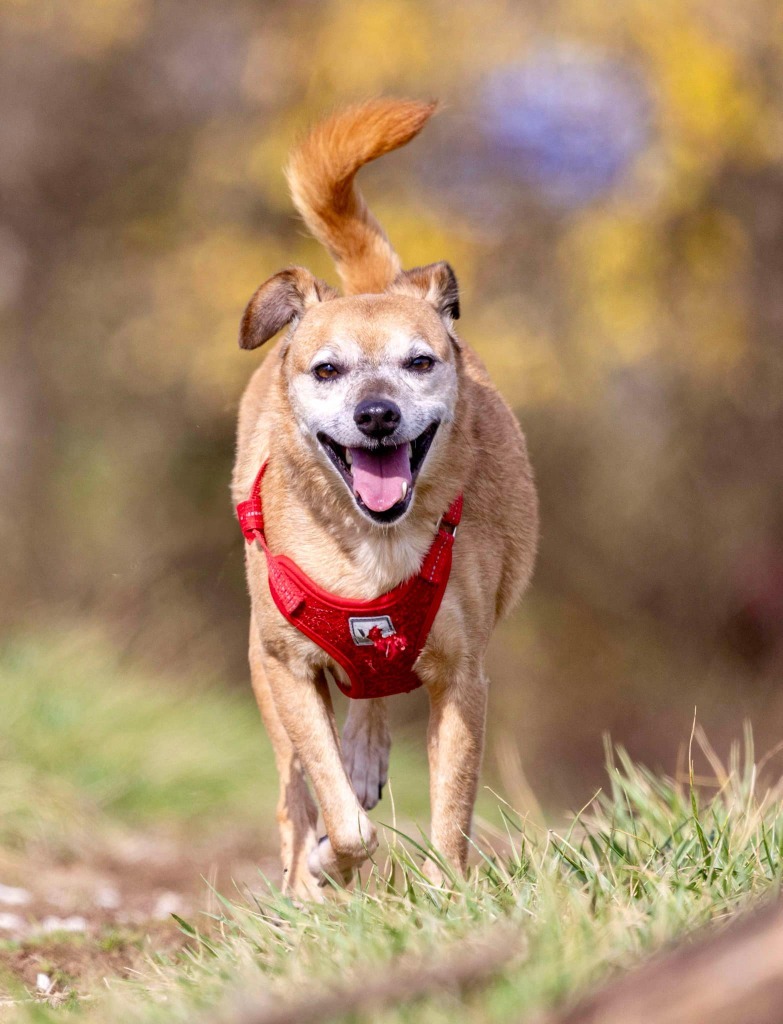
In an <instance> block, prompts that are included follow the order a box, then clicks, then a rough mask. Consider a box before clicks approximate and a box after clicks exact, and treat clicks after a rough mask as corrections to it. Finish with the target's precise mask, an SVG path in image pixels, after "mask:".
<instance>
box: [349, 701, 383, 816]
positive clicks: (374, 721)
mask: <svg viewBox="0 0 783 1024" xmlns="http://www.w3.org/2000/svg"><path fill="white" fill-rule="evenodd" d="M390 748H391V737H390V735H389V724H388V715H387V713H386V702H385V701H384V700H383V698H379V699H376V700H352V701H351V702H350V704H349V706H348V717H347V718H346V720H345V725H344V726H343V764H344V765H345V770H346V771H347V772H348V777H349V778H350V780H351V784H352V785H353V790H354V793H356V799H357V800H358V801H359V803H360V804H361V805H362V807H363V808H364V809H365V810H366V811H369V810H370V808H371V807H375V805H376V804H377V803H378V801H379V800H380V799H381V796H382V791H383V787H384V786H385V785H386V779H387V777H388V774H389V750H390Z"/></svg>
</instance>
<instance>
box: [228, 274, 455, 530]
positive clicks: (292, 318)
mask: <svg viewBox="0 0 783 1024" xmlns="http://www.w3.org/2000/svg"><path fill="white" fill-rule="evenodd" d="M458 316H459V297H458V291H457V282H456V279H455V277H454V273H453V271H452V269H451V267H450V266H449V265H448V264H447V263H433V264H431V265H430V266H427V267H419V268H417V269H415V270H410V271H406V272H403V273H401V274H400V275H399V276H398V277H397V278H396V280H395V281H394V282H393V283H392V285H391V286H390V287H389V289H388V290H387V291H386V292H384V293H383V294H378V295H356V296H348V297H345V298H341V297H338V295H337V292H335V291H334V289H332V288H330V287H329V286H328V285H326V284H324V282H323V281H319V280H318V279H316V278H314V277H313V275H312V274H311V273H310V272H309V271H307V270H304V269H302V268H300V267H294V268H291V269H289V270H284V271H282V272H281V273H279V274H276V275H275V276H274V277H272V278H270V279H269V280H268V281H267V282H265V283H264V284H263V285H261V287H260V288H259V289H258V291H257V292H256V293H255V295H254V296H253V298H252V299H251V300H250V304H249V305H248V307H247V310H246V311H245V315H244V317H243V319H242V326H241V330H240V338H239V343H240V345H241V346H242V348H256V347H257V346H258V345H261V344H263V343H264V342H265V341H267V340H268V339H269V338H271V337H272V336H273V335H274V334H276V333H277V332H278V331H279V330H281V329H282V328H283V327H285V326H286V325H288V326H289V333H288V337H287V339H286V342H285V344H284V346H283V349H282V367H281V370H282V373H283V376H284V381H285V385H286V395H287V400H288V403H289V405H290V410H291V414H292V417H293V419H294V421H295V423H296V425H297V427H298V428H299V429H298V436H299V438H300V439H301V443H302V444H304V445H305V446H307V447H308V448H309V450H310V451H311V452H313V453H314V454H315V455H316V457H317V458H318V459H319V461H320V463H321V465H322V467H323V470H324V472H325V473H329V474H332V475H333V479H334V480H335V481H340V482H341V484H340V485H341V486H344V487H345V488H346V489H347V493H348V494H350V496H351V498H352V500H353V502H354V503H355V505H356V507H357V508H358V509H359V510H360V511H361V513H363V514H364V515H365V516H366V517H368V518H369V519H370V520H372V521H373V522H376V523H382V524H389V523H395V522H398V521H399V520H401V519H402V518H403V516H405V514H406V513H407V512H408V510H409V509H410V507H411V505H412V502H413V500H414V493H415V489H416V482H417V480H418V479H419V477H420V476H421V477H422V478H424V477H426V473H427V466H428V457H431V451H432V450H433V448H435V447H437V446H439V445H440V444H442V443H443V442H444V439H445V436H446V435H447V434H448V432H449V429H450V424H451V422H452V421H453V418H454V408H455V404H456V400H457V363H458V343H457V341H456V338H455V337H454V335H453V333H452V322H453V321H454V320H456V319H457V318H458Z"/></svg>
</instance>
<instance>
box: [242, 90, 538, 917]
mask: <svg viewBox="0 0 783 1024" xmlns="http://www.w3.org/2000/svg"><path fill="white" fill-rule="evenodd" d="M361 111H364V115H365V116H366V118H367V123H366V124H365V121H364V120H363V119H362V116H360V113H359V112H361ZM430 112H431V106H429V105H423V104H415V103H410V102H403V101H375V102H374V103H373V104H369V105H366V106H364V107H359V108H353V109H352V110H351V111H350V112H348V114H346V115H338V116H337V117H336V118H333V119H332V120H331V121H328V122H326V127H324V126H321V127H319V128H316V129H315V132H314V134H313V136H312V137H311V140H310V141H306V142H305V143H304V144H303V145H302V146H301V147H300V149H299V150H298V151H297V153H296V154H295V156H294V158H293V160H292V164H291V167H292V170H291V171H290V172H289V173H290V175H291V180H292V190H293V192H294V195H295V198H296V201H297V205H299V207H300V209H302V211H303V213H304V215H305V217H306V219H307V221H308V223H309V224H310V226H311V227H312V229H313V230H314V231H315V232H316V234H318V236H319V237H320V238H321V239H322V240H324V241H325V242H327V244H328V245H329V246H330V248H331V249H332V251H333V252H335V253H336V258H337V259H338V261H339V262H340V265H341V268H342V269H341V273H342V274H343V276H344V279H345V280H346V282H348V289H349V290H356V288H357V287H359V285H358V284H357V282H362V281H365V282H367V283H366V284H364V285H361V287H362V289H363V290H374V291H375V292H376V293H373V294H359V295H354V296H349V297H344V298H333V297H332V296H331V294H327V293H326V292H324V291H323V289H319V288H318V287H316V286H311V284H310V283H309V281H308V279H307V272H306V271H301V270H297V271H296V273H295V274H294V275H293V278H292V277H290V275H289V277H288V278H286V279H285V281H284V282H283V292H281V291H280V288H281V285H280V280H279V279H280V278H281V277H282V275H278V276H277V278H273V279H272V282H267V284H266V285H264V286H262V289H260V290H259V292H258V293H256V297H254V299H253V302H251V307H249V310H252V312H249V313H248V314H247V315H246V316H250V319H251V321H252V323H253V324H255V325H256V326H257V325H258V324H259V323H260V324H261V325H262V329H261V334H263V333H264V325H266V326H268V323H271V322H274V323H276V322H278V321H279V320H280V319H281V318H284V317H285V316H289V313H290V320H291V323H292V324H293V327H292V330H291V331H290V332H289V334H288V335H287V336H286V337H284V338H283V339H281V340H280V341H278V342H277V343H276V345H275V346H274V348H273V349H272V350H271V351H270V352H269V354H268V356H267V358H266V360H265V361H264V363H263V364H262V365H261V367H260V368H259V369H258V370H257V371H256V372H255V374H254V375H253V377H252V379H251V381H250V384H249V386H248V388H247V390H246V392H245V395H244V397H243V399H242V404H241V409H240V415H239V432H238V446H237V461H236V466H235V471H234V479H233V498H234V502H235V503H237V502H239V501H241V500H243V499H244V498H246V497H247V495H248V493H249V490H250V487H251V484H252V481H253V479H254V477H255V475H256V473H257V472H258V469H259V467H260V465H261V464H262V463H263V462H264V461H265V460H267V459H268V460H269V466H268V469H267V472H266V474H265V477H264V483H263V501H264V513H265V523H266V535H267V540H268V543H269V545H270V547H271V549H272V551H273V552H284V553H285V554H287V555H288V556H289V557H291V558H293V559H294V560H295V561H296V562H297V563H298V564H299V566H300V567H301V568H302V569H303V570H304V571H305V572H306V573H308V574H309V575H310V576H311V577H312V578H313V579H314V580H315V581H316V582H317V583H318V584H319V585H321V586H322V587H325V588H327V589H328V590H331V591H333V592H334V593H335V594H339V595H343V596H351V597H355V598H359V599H371V598H374V597H376V596H378V595H379V594H381V593H383V592H385V591H387V590H389V589H390V588H392V587H394V586H396V585H397V584H398V583H400V582H401V581H402V580H404V579H406V578H408V577H409V576H410V575H412V574H413V573H415V572H416V571H417V569H418V567H419V565H420V563H421V559H422V557H423V555H424V553H425V552H426V550H427V549H428V547H429V545H430V543H431V541H432V538H433V535H434V532H435V529H436V525H437V521H438V519H439V517H440V516H441V514H442V513H443V512H444V510H445V509H446V508H447V507H448V505H449V503H450V502H451V501H452V499H453V498H454V497H455V496H456V495H457V494H458V493H460V492H462V493H463V494H464V498H465V504H464V512H463V519H462V523H461V525H460V527H459V531H458V536H457V540H456V543H455V548H454V566H453V570H452V575H451V579H450V582H449V585H448V589H447V591H446V595H445V597H444V601H443V604H442V606H441V609H440V611H439V613H438V615H437V617H436V619H435V622H434V625H433V628H432V631H431V633H430V636H429V639H428V641H427V644H426V647H425V649H424V651H423V652H422V655H421V657H420V658H419V661H418V663H417V666H416V668H417V672H418V674H419V675H420V677H421V679H422V681H423V683H424V685H425V686H426V688H427V690H428V693H429V696H430V701H431V709H432V710H431V718H430V726H429V731H428V755H429V763H430V787H431V803H432V841H433V844H434V845H435V846H436V848H437V849H438V850H440V852H441V854H442V855H443V856H444V857H445V858H446V859H447V860H449V861H451V862H452V863H453V864H454V865H455V866H457V867H459V868H463V869H464V867H465V864H466V859H467V851H468V840H467V836H468V834H469V831H470V825H471V818H472V811H473V803H474V800H475V795H476V789H477V784H478V776H479V769H480V764H481V756H482V750H483V742H484V720H485V714H486V702H487V690H488V683H487V678H486V674H485V670H484V654H485V651H486V647H487V644H488V642H489V638H490V635H491V632H492V629H493V627H494V625H495V623H496V621H497V619H498V617H499V616H501V615H503V614H504V613H505V612H506V611H508V609H509V608H510V607H511V606H512V605H513V604H514V602H515V601H516V600H517V599H518V598H519V596H520V594H521V593H522V591H523V589H524V587H525V586H526V584H527V582H528V580H529V577H530V574H531V571H532V567H533V561H534V556H535V546H536V540H537V505H536V495H535V489H534V485H533V481H532V475H531V470H530V466H529V463H528V459H527V452H526V447H525V442H524V438H523V436H522V433H521V431H520V428H519V425H518V424H517V422H516V420H515V418H514V416H513V414H512V413H511V411H510V409H509V408H508V406H507V405H506V403H505V402H504V401H503V399H502V398H501V397H500V395H499V394H498V392H497V390H496V389H495V388H494V386H493V385H492V383H491V381H490V379H489V377H488V375H487V373H486V371H485V369H484V367H483V366H482V364H481V362H480V360H479V358H478V357H477V355H476V354H475V353H474V352H473V351H472V350H471V349H470V348H469V346H467V345H466V344H465V343H464V342H461V341H460V342H457V340H456V337H455V336H454V334H453V326H452V324H451V316H452V315H454V316H456V315H458V308H457V305H456V284H455V282H454V278H453V274H451V271H450V268H448V267H447V265H445V264H435V265H433V266H432V267H427V268H418V269H417V270H416V271H414V272H411V273H410V274H408V275H404V274H403V275H400V274H398V268H397V269H396V270H395V260H396V257H394V258H392V256H390V255H389V253H391V249H390V247H388V243H386V242H385V239H384V236H383V235H382V234H378V232H380V229H378V228H377V226H376V225H375V222H374V220H372V218H371V216H370V215H369V213H368V212H367V211H366V207H364V204H363V202H362V201H361V199H360V198H359V197H358V194H357V193H356V192H355V191H354V190H353V184H352V180H353V174H354V173H355V171H356V169H357V168H358V167H359V166H360V165H361V164H362V163H364V162H366V160H367V159H372V158H373V157H374V156H377V155H379V154H380V153H383V152H387V151H389V150H390V149H392V148H394V146H395V145H400V144H402V143H403V142H404V141H406V140H407V139H408V138H410V137H411V136H412V135H413V134H415V132H416V131H417V130H418V128H420V127H421V125H422V124H423V123H424V121H425V120H426V118H427V116H429V113H430ZM370 115H372V116H370ZM339 167H342V168H343V173H342V175H339V174H337V173H336V170H335V168H339ZM338 180H339V181H340V182H342V183H343V184H342V192H341V191H340V189H339V188H337V186H336V185H335V182H337V181H338ZM346 182H347V183H348V184H345V183H346ZM345 189H348V191H349V193H350V197H349V198H348V199H347V200H346V198H345ZM351 204H354V205H353V206H352V205H351ZM357 204H358V205H357ZM346 210H352V211H353V213H350V214H346V212H345V211H346ZM357 211H360V214H361V216H360V217H359V220H358V221H357V220H356V217H357ZM346 217H347V220H346V219H345V218H346ZM357 225H358V226H357ZM370 236H372V239H374V241H373V240H372V239H371V238H370ZM379 238H381V239H384V240H383V244H380V243H379V242H378V239H379ZM379 254H380V255H379ZM392 255H393V254H392ZM444 267H445V268H446V270H444V269H443V268H444ZM292 281H293V285H292ZM274 282H277V283H274ZM392 282H394V283H392ZM390 285H391V287H389V286H390ZM292 288H293V291H292V290H291V289H292ZM264 289H266V291H264V294H265V295H267V296H268V295H271V296H273V299H272V305H271V306H270V305H269V304H268V303H267V302H266V300H265V299H263V298H262V299H261V300H259V299H258V296H259V294H261V293H262V291H263V290H264ZM385 289H388V291H385V293H383V294H378V293H377V292H382V291H384V290H385ZM289 292H290V294H288V293H289ZM284 293H285V294H284ZM286 294H288V298H286ZM303 294H305V295H309V296H310V298H311V299H313V296H315V300H314V301H311V302H310V303H309V304H303V302H302V301H301V296H302V295H303ZM254 303H255V307H254V305H253V304H254ZM281 303H282V305H281ZM286 303H288V304H289V305H290V307H291V309H290V310H289V312H286V313H284V314H281V309H285V308H287V307H286ZM270 310H271V314H270ZM269 315H271V320H270V321H268V320H267V319H265V318H267V317H268V316H269ZM259 336H260V335H259ZM409 337H410V338H418V339H421V340H422V341H423V342H426V344H427V345H428V346H429V350H431V351H432V352H433V353H434V355H435V356H436V357H437V360H438V361H439V365H440V367H441V371H442V372H443V374H444V375H445V376H444V379H448V380H454V381H455V389H456V390H455V395H454V401H453V408H451V406H449V410H450V411H449V415H448V416H447V417H444V420H443V422H442V424H441V426H440V427H439V429H438V432H437V434H436V438H435V441H434V442H433V445H432V448H431V449H430V452H429V454H428V455H427V457H426V459H425V462H424V466H423V468H422V471H421V474H420V477H419V479H418V481H417V482H416V483H415V488H414V499H413V501H412V504H411V506H410V509H409V511H408V513H407V514H406V515H405V517H404V518H403V519H401V520H400V521H399V522H395V523H394V524H393V525H390V526H379V525H377V524H375V523H371V522H370V521H369V520H368V519H367V518H366V516H365V515H363V514H362V512H361V511H359V509H358V507H357V505H356V503H355V501H354V499H353V497H352V496H351V494H350V492H349V490H348V488H347V487H346V486H345V483H344V481H343V480H342V479H341V478H340V477H339V476H338V474H337V472H336V471H334V470H333V469H332V468H331V466H330V465H329V463H328V460H327V458H326V456H325V455H324V454H323V452H322V451H321V450H320V447H319V445H318V443H317V441H316V440H315V439H314V438H313V437H312V436H311V435H310V434H309V433H308V431H307V429H306V424H305V423H304V422H303V420H302V411H301V409H299V407H298V406H297V402H298V401H299V400H300V399H299V398H298V397H297V396H298V395H300V394H301V388H302V386H303V384H302V382H303V381H304V382H306V381H307V380H308V379H309V376H308V375H309V367H310V364H311V361H312V360H313V359H314V358H317V353H319V352H320V351H321V350H322V349H323V347H324V346H329V345H334V344H336V342H335V339H338V340H340V339H342V341H341V343H342V344H343V345H344V346H347V345H349V344H350V346H353V347H352V348H351V349H350V351H351V352H356V353H358V356H357V357H356V358H359V357H360V358H361V361H362V365H363V366H365V365H366V370H365V371H364V372H365V373H366V374H367V380H368V381H371V380H375V376H374V375H377V377H378V379H379V380H381V379H383V380H387V378H385V377H383V374H384V373H387V372H388V373H389V374H391V376H389V377H388V380H389V381H391V384H389V385H388V386H389V387H393V386H394V382H395V380H396V378H395V377H394V376H393V372H395V373H398V374H399V373H400V372H402V371H399V370H395V369H394V367H392V368H391V369H389V365H390V363H391V362H393V360H391V356H390V354H389V353H390V352H392V351H396V349H395V348H394V346H395V345H396V346H398V347H399V345H400V344H402V343H404V341H405V339H407V338H409ZM400 339H403V341H402V342H400ZM243 344H245V342H244V341H243ZM346 351H347V349H346ZM395 358H396V357H395ZM392 371H393V372H392ZM357 372H358V371H357ZM359 379H360V381H361V380H363V379H364V378H362V377H361V375H359ZM362 386H363V385H362ZM367 386H369V384H368V385H367ZM373 386H375V385H373ZM378 386H380V385H378ZM305 411H307V410H305ZM247 573H248V583H249V589H250V596H251V603H252V624H251V642H250V661H251V668H252V677H253V686H254V689H255V692H256V695H257V698H258V703H259V706H260V708H261V712H262V715H263V717H264V721H265V723H266V726H267V729H268V730H269V733H270V736H271V738H272V742H273V745H274V747H275V755H276V758H277V764H278V770H279V773H280V781H281V800H280V804H279V809H278V820H279V823H280V828H281V837H282V855H283V869H284V875H285V881H286V884H287V885H288V886H289V888H290V889H291V890H292V891H294V892H295V893H297V894H299V895H301V896H304V897H311V896H313V894H314V892H316V890H315V889H314V888H313V880H314V879H317V880H318V881H320V882H321V883H322V882H323V881H324V876H325V875H329V876H330V877H337V878H342V879H347V878H349V877H350V874H351V872H352V870H353V869H354V868H355V867H356V866H357V865H359V864H360V863H361V862H362V860H364V859H365V858H366V856H367V855H368V854H370V853H372V851H373V850H374V849H375V846H376V845H377V837H376V833H375V828H374V826H373V824H372V822H371V821H370V819H369V818H368V816H367V814H366V812H365V808H366V807H370V806H372V803H373V802H374V800H375V798H376V797H375V796H374V795H373V794H371V793H369V792H365V789H367V790H369V789H371V788H372V784H373V782H374V780H375V779H377V780H378V784H379V785H380V784H381V782H382V778H381V777H382V776H383V775H384V774H385V767H384V765H385V761H387V760H388V731H387V728H386V723H385V709H384V707H383V702H382V701H372V702H367V704H366V705H365V706H364V707H362V708H361V709H360V708H358V707H356V708H354V707H352V708H351V714H350V716H349V721H348V724H347V726H346V733H345V736H344V745H345V746H346V747H347V752H345V751H343V752H341V749H340V741H339V737H338V734H337V729H336V726H335V723H334V714H333V711H332V706H331V700H330V697H329V693H328V687H327V684H326V677H325V672H326V671H327V670H328V671H331V672H335V673H336V672H337V671H338V669H337V666H335V665H334V664H333V663H331V660H330V659H329V658H328V657H327V655H326V654H325V653H324V652H323V651H322V650H321V649H320V648H319V647H318V646H316V645H315V644H314V643H312V642H311V641H310V640H308V639H307V638H305V637H304V636H303V635H302V634H301V633H299V632H298V631H297V630H296V629H295V628H294V627H293V626H291V625H290V624H289V623H288V622H287V621H286V620H285V619H284V618H283V617H282V615H281V614H280V613H279V611H278V610H277V608H276V607H275V606H274V604H273V602H272V599H271V596H270V593H269V586H268V583H267V569H266V561H265V558H264V555H263V552H262V551H261V550H260V549H259V548H258V547H257V546H250V547H248V551H247ZM344 755H345V756H344ZM358 764H361V768H357V765H358ZM356 772H360V774H361V778H360V779H359V780H358V781H357V776H356ZM305 776H307V777H309V779H310V782H311V783H312V786H313V789H314V792H315V797H316V799H317V801H318V804H319V805H320V808H321V811H322V813H323V820H324V827H325V832H326V837H325V838H324V839H323V840H322V841H321V842H320V843H319V844H317V845H316V844H315V836H316V833H315V821H316V818H315V815H316V810H315V804H314V803H313V801H312V798H311V797H310V795H309V792H308V790H307V786H306V784H305ZM352 779H353V780H354V784H353V785H352ZM355 790H357V791H359V792H360V793H361V800H357V796H356V792H355ZM428 870H429V871H430V873H431V874H432V875H433V876H437V873H438V872H437V868H436V867H435V866H434V865H429V867H428Z"/></svg>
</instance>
